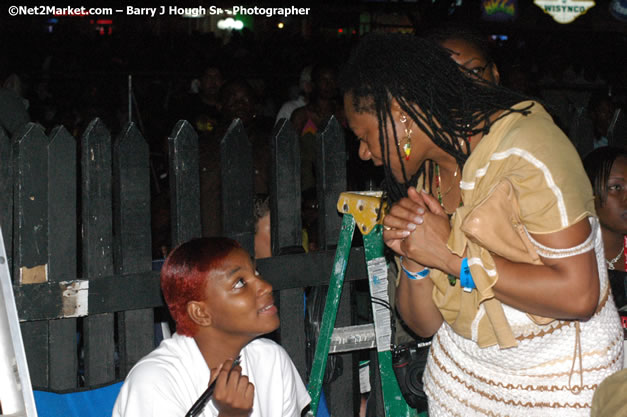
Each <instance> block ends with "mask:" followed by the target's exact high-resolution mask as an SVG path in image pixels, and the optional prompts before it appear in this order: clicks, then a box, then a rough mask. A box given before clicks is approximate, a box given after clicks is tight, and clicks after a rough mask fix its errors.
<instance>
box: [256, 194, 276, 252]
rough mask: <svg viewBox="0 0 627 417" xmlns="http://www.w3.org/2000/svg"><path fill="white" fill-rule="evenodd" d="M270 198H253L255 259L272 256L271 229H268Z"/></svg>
mask: <svg viewBox="0 0 627 417" xmlns="http://www.w3.org/2000/svg"><path fill="white" fill-rule="evenodd" d="M269 200H270V197H269V196H268V195H266V194H258V195H257V196H256V197H255V200H254V203H255V259H262V258H269V257H271V256H272V229H271V228H270V225H271V223H270V201H269Z"/></svg>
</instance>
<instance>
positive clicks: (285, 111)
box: [275, 65, 312, 123]
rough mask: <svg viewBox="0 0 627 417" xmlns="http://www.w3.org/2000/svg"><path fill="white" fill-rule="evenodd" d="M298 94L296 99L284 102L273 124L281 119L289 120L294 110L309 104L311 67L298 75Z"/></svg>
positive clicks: (307, 67)
mask: <svg viewBox="0 0 627 417" xmlns="http://www.w3.org/2000/svg"><path fill="white" fill-rule="evenodd" d="M298 88H299V90H300V91H299V93H298V97H296V98H294V99H293V100H289V101H286V102H285V103H283V105H282V106H281V108H280V109H279V111H278V113H277V115H276V119H275V123H276V122H278V121H279V120H281V119H287V120H290V118H291V117H292V113H293V112H294V110H296V109H298V108H300V107H303V106H305V105H306V104H307V103H308V102H309V95H310V94H311V88H312V84H311V65H308V66H306V67H305V68H303V70H302V71H301V73H300V78H299V80H298Z"/></svg>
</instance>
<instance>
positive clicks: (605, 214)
mask: <svg viewBox="0 0 627 417" xmlns="http://www.w3.org/2000/svg"><path fill="white" fill-rule="evenodd" d="M595 202H596V209H597V214H598V216H599V220H600V222H601V225H602V226H603V227H604V228H605V229H608V230H610V231H612V232H614V233H618V234H622V235H627V157H625V156H619V157H618V158H616V160H615V161H614V164H613V165H612V169H611V170H610V175H609V178H608V181H607V194H606V198H605V202H603V204H602V205H601V202H600V201H599V198H597V199H596V200H595Z"/></svg>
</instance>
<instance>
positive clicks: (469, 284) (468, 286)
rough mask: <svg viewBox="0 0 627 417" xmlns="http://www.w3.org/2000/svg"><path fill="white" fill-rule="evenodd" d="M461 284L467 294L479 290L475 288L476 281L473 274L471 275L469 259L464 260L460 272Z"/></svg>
mask: <svg viewBox="0 0 627 417" xmlns="http://www.w3.org/2000/svg"><path fill="white" fill-rule="evenodd" d="M459 284H460V285H461V287H462V288H463V289H464V291H466V292H470V291H472V290H474V289H475V288H477V287H476V286H475V281H473V279H472V274H471V273H470V267H469V266H468V258H464V259H462V269H461V271H460V272H459Z"/></svg>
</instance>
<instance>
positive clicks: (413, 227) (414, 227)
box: [407, 223, 416, 230]
mask: <svg viewBox="0 0 627 417" xmlns="http://www.w3.org/2000/svg"><path fill="white" fill-rule="evenodd" d="M407 228H408V229H409V230H416V225H415V224H413V223H409V224H408V225H407Z"/></svg>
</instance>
